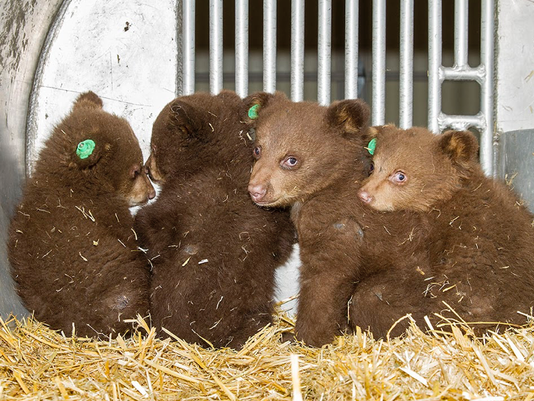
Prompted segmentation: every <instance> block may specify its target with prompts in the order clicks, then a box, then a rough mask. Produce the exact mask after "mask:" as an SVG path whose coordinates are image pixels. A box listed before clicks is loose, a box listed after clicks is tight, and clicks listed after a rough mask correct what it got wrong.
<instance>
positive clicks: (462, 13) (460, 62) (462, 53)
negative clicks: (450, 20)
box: [454, 0, 469, 67]
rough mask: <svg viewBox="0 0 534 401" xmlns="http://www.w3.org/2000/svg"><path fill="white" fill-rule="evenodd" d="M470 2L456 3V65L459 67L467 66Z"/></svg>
mask: <svg viewBox="0 0 534 401" xmlns="http://www.w3.org/2000/svg"><path fill="white" fill-rule="evenodd" d="M468 12H469V4H468V0H455V2H454V63H455V65H456V66H458V67H464V66H466V65H467V43H468V36H467V34H468Z"/></svg>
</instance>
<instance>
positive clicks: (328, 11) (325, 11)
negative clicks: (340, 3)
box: [317, 0, 332, 105]
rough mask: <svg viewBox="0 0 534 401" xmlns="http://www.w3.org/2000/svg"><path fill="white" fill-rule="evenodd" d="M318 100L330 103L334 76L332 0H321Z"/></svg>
mask: <svg viewBox="0 0 534 401" xmlns="http://www.w3.org/2000/svg"><path fill="white" fill-rule="evenodd" d="M318 35H319V37H318V49H317V51H318V57H319V58H318V70H317V101H318V102H319V103H320V104H322V105H328V104H329V103H330V92H331V86H332V85H331V76H332V40H331V37H332V0H319V32H318Z"/></svg>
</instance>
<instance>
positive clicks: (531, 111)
mask: <svg viewBox="0 0 534 401" xmlns="http://www.w3.org/2000/svg"><path fill="white" fill-rule="evenodd" d="M497 4H498V11H497V18H498V22H497V26H496V27H497V39H498V41H497V46H496V54H497V58H496V66H495V71H496V75H495V98H496V99H497V105H496V108H495V124H496V132H497V134H498V135H500V134H502V133H505V132H508V131H517V130H523V129H529V128H533V127H534V2H532V1H530V0H515V1H499V2H497ZM488 29H489V28H488Z"/></svg>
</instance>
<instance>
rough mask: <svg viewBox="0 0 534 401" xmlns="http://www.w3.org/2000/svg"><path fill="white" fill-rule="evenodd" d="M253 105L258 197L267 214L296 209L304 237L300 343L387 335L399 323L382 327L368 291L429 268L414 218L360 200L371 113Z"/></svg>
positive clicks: (258, 98)
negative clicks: (399, 272) (364, 293)
mask: <svg viewBox="0 0 534 401" xmlns="http://www.w3.org/2000/svg"><path fill="white" fill-rule="evenodd" d="M245 104H246V106H247V108H248V109H249V110H250V113H249V118H248V122H249V124H250V125H251V126H252V127H253V128H254V129H255V132H256V142H255V147H254V156H255V159H256V161H255V164H254V167H253V170H252V174H251V177H250V182H249V187H248V188H249V192H250V196H251V197H252V199H253V201H254V202H255V203H256V204H258V205H260V206H266V207H274V206H291V213H292V220H293V223H294V224H295V226H296V229H297V233H298V239H299V246H300V258H301V262H302V265H301V268H300V296H299V301H298V310H297V320H296V327H295V331H296V337H297V339H299V340H303V341H304V342H306V343H307V344H309V345H314V346H321V345H323V344H326V343H329V342H331V341H333V340H334V336H335V335H339V334H342V333H343V332H345V331H347V330H351V329H352V328H354V326H356V325H360V326H362V327H365V328H368V327H369V328H371V329H372V330H373V332H374V333H375V334H376V335H378V336H383V335H385V334H386V333H387V330H388V329H389V327H390V326H391V325H392V324H393V323H394V322H390V321H389V320H384V321H381V320H379V321H375V320H374V319H375V315H374V312H373V310H372V309H371V308H369V307H368V303H369V301H368V300H367V299H366V298H365V297H358V293H359V288H360V286H362V285H364V283H365V282H366V281H367V280H372V279H373V278H374V277H375V276H377V275H380V274H383V272H384V271H387V270H390V269H404V268H406V269H408V268H410V269H414V270H415V269H417V268H418V267H419V266H423V265H424V264H425V263H426V261H427V255H426V254H425V251H424V248H423V247H422V246H421V240H422V239H423V238H424V237H425V231H424V229H425V227H424V225H423V224H421V219H420V218H418V216H417V214H416V213H414V212H404V211H401V212H395V213H391V214H383V213H379V212H376V211H374V210H373V209H372V208H370V207H368V206H367V205H365V204H364V203H362V202H360V201H359V200H358V198H357V193H358V190H359V189H360V187H361V183H362V182H363V180H364V179H366V178H367V177H368V175H369V169H370V155H369V152H368V150H367V149H366V145H367V143H368V142H369V138H368V119H369V108H368V106H367V105H366V104H365V103H364V102H362V101H360V100H343V101H339V102H334V103H333V104H332V105H331V106H329V107H325V106H320V105H319V104H317V103H312V102H298V103H295V102H291V101H290V100H289V99H287V98H286V96H285V95H284V94H282V93H276V94H274V95H273V94H268V93H257V94H253V95H251V96H250V97H248V98H247V99H245ZM420 250H422V251H420ZM375 297H376V296H375ZM349 312H350V313H349Z"/></svg>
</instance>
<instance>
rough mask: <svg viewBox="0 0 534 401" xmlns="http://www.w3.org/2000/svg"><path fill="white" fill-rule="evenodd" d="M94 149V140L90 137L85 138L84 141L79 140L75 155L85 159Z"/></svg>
mask: <svg viewBox="0 0 534 401" xmlns="http://www.w3.org/2000/svg"><path fill="white" fill-rule="evenodd" d="M94 150H95V141H93V140H92V139H86V140H85V141H81V142H80V143H79V144H78V147H77V148H76V155H77V156H78V157H79V158H80V159H82V160H83V159H87V158H88V157H89V156H91V155H92V154H93V151H94Z"/></svg>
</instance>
